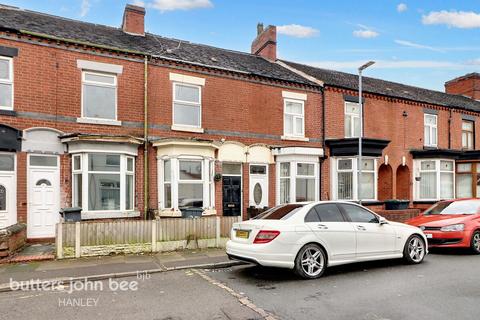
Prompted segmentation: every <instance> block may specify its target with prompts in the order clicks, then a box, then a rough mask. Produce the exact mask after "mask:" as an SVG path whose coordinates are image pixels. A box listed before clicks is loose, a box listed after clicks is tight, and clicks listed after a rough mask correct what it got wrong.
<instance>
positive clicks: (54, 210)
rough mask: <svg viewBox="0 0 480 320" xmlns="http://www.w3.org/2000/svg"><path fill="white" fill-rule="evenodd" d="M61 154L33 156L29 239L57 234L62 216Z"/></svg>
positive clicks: (30, 158)
mask: <svg viewBox="0 0 480 320" xmlns="http://www.w3.org/2000/svg"><path fill="white" fill-rule="evenodd" d="M58 162H59V159H58V156H45V155H30V156H29V166H28V214H27V236H28V238H51V237H55V224H56V223H57V222H59V220H60V215H59V210H60V170H59V165H58Z"/></svg>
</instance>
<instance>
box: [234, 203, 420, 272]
mask: <svg viewBox="0 0 480 320" xmlns="http://www.w3.org/2000/svg"><path fill="white" fill-rule="evenodd" d="M226 251H227V255H228V256H229V257H230V259H234V260H241V261H248V262H253V263H255V264H259V265H261V266H268V267H282V268H289V269H294V270H295V271H296V273H297V274H298V275H299V276H301V277H303V278H307V279H313V278H318V277H320V276H321V275H322V274H323V273H324V271H325V269H326V268H327V266H336V265H340V264H347V263H353V262H360V261H369V260H381V259H394V258H402V257H403V258H404V259H405V260H406V262H408V263H410V264H418V263H421V262H422V261H423V259H424V257H425V255H426V254H427V253H428V246H427V238H426V237H425V235H424V234H423V232H422V231H421V230H420V229H419V228H417V227H413V226H409V225H406V224H403V223H398V222H391V221H387V220H386V219H385V218H383V217H381V216H379V215H377V214H376V213H374V212H372V211H370V210H368V209H367V208H364V207H362V206H360V205H357V204H354V203H351V202H342V201H320V202H309V203H291V204H285V205H280V206H277V207H274V208H272V209H269V210H267V211H265V212H264V213H262V214H260V215H259V216H257V217H255V218H254V219H251V220H248V221H244V222H239V223H235V224H234V225H233V228H232V231H231V237H230V240H229V241H228V242H227V249H226Z"/></svg>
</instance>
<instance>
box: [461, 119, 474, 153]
mask: <svg viewBox="0 0 480 320" xmlns="http://www.w3.org/2000/svg"><path fill="white" fill-rule="evenodd" d="M474 125H475V122H473V121H469V120H463V121H462V148H463V149H464V150H473V149H474V148H475V147H474V142H473V141H474V127H475V126H474Z"/></svg>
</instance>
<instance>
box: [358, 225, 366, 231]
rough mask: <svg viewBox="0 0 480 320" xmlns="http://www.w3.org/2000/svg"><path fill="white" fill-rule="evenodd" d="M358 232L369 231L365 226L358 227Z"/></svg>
mask: <svg viewBox="0 0 480 320" xmlns="http://www.w3.org/2000/svg"><path fill="white" fill-rule="evenodd" d="M357 230H360V231H365V230H367V229H366V228H365V227H364V226H357Z"/></svg>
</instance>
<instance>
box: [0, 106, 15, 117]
mask: <svg viewBox="0 0 480 320" xmlns="http://www.w3.org/2000/svg"><path fill="white" fill-rule="evenodd" d="M16 115H17V113H16V112H15V111H13V110H12V109H2V108H0V116H12V117H15V116H16Z"/></svg>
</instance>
